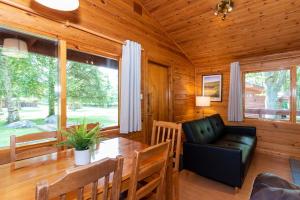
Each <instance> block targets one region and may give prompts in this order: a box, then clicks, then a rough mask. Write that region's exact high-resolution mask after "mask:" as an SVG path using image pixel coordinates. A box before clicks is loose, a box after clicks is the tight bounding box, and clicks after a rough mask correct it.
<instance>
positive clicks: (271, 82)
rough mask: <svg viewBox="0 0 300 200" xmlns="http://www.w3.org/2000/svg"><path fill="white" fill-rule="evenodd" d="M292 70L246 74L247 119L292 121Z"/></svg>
mask: <svg viewBox="0 0 300 200" xmlns="http://www.w3.org/2000/svg"><path fill="white" fill-rule="evenodd" d="M290 80H291V78H290V70H278V71H263V72H251V73H246V74H245V94H244V95H245V117H247V118H259V119H272V120H289V119H290V85H291V84H290Z"/></svg>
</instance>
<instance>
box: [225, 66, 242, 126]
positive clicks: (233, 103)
mask: <svg viewBox="0 0 300 200" xmlns="http://www.w3.org/2000/svg"><path fill="white" fill-rule="evenodd" d="M228 121H232V122H240V121H243V97H242V80H241V69H240V63H239V62H234V63H231V65H230V87H229V102H228Z"/></svg>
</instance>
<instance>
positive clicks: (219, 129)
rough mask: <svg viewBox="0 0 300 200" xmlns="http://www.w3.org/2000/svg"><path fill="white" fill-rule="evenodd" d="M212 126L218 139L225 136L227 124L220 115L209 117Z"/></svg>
mask: <svg viewBox="0 0 300 200" xmlns="http://www.w3.org/2000/svg"><path fill="white" fill-rule="evenodd" d="M208 120H209V122H210V124H211V126H212V127H213V129H214V132H215V134H216V137H217V138H220V137H221V136H222V135H223V134H224V128H225V124H224V122H223V120H222V118H221V116H220V115H219V114H215V115H212V116H210V117H208Z"/></svg>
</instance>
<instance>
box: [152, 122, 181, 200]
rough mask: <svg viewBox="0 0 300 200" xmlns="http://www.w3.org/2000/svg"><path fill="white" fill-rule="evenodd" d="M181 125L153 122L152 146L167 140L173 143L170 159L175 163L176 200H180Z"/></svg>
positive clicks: (174, 188) (174, 185)
mask: <svg viewBox="0 0 300 200" xmlns="http://www.w3.org/2000/svg"><path fill="white" fill-rule="evenodd" d="M181 127H182V126H181V123H178V124H177V123H174V122H164V121H155V120H154V121H153V128H152V135H151V145H156V144H159V143H161V142H165V141H166V140H170V141H171V146H170V159H171V160H172V163H173V181H172V182H173V183H174V184H173V188H172V190H173V194H174V199H175V200H178V199H179V161H180V154H181V137H182V136H181V135H182V133H181Z"/></svg>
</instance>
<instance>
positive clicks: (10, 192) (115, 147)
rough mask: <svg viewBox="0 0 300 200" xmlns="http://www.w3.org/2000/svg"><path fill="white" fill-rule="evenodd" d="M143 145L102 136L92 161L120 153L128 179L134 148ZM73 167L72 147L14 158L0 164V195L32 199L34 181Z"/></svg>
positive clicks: (5, 197) (125, 179)
mask: <svg viewBox="0 0 300 200" xmlns="http://www.w3.org/2000/svg"><path fill="white" fill-rule="evenodd" d="M146 147H148V145H146V144H143V143H141V142H137V141H133V140H129V139H126V138H114V139H110V140H106V141H104V142H102V143H101V144H100V147H99V148H98V149H97V150H96V152H95V155H94V157H93V158H92V162H95V161H98V160H101V159H103V158H106V157H109V158H115V157H116V156H117V155H122V156H123V157H124V167H123V175H122V181H128V179H129V176H130V173H131V170H132V169H131V166H132V159H133V153H134V151H135V150H143V149H145V148H146ZM74 167H76V166H75V164H74V153H73V150H72V149H68V150H65V151H60V152H58V153H53V154H48V155H44V156H39V157H36V158H30V159H26V160H22V161H18V162H16V163H15V165H14V164H5V165H0V199H1V200H2V199H3V200H5V199H20V200H27V199H28V200H32V199H35V187H36V184H37V182H39V181H41V180H48V182H49V183H51V182H53V181H55V180H57V179H58V178H59V177H61V176H62V175H63V174H64V172H65V170H66V169H70V168H74Z"/></svg>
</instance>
